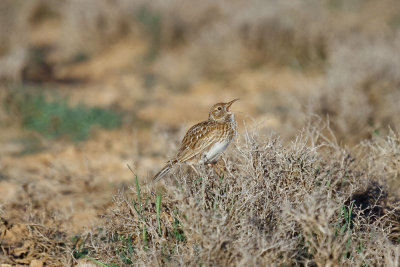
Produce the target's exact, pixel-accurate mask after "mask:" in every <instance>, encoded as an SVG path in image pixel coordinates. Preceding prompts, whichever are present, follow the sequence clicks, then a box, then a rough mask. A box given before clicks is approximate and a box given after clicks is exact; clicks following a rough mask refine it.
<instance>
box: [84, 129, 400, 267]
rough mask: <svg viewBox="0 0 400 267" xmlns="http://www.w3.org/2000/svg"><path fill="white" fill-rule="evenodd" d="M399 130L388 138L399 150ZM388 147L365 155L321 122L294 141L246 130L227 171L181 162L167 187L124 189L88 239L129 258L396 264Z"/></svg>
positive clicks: (97, 251) (98, 250)
mask: <svg viewBox="0 0 400 267" xmlns="http://www.w3.org/2000/svg"><path fill="white" fill-rule="evenodd" d="M393 135H394V136H396V138H398V137H397V135H395V134H393ZM394 136H392V137H391V138H389V139H388V140H386V141H385V140H380V141H379V142H383V143H384V144H385V145H386V146H395V147H397V149H398V148H399V147H398V144H394V143H393V142H392V141H391V140H392V139H393V138H394ZM380 144H381V145H379V146H382V143H380ZM379 146H378V143H370V144H369V145H368V147H369V148H370V152H371V153H369V154H363V155H362V154H357V153H356V152H354V151H353V152H351V151H348V150H347V149H344V148H341V147H340V146H338V145H337V144H336V143H335V141H334V140H333V139H332V138H327V137H326V136H324V135H322V134H321V131H320V130H317V129H315V128H309V129H307V130H304V131H303V132H302V133H300V134H299V135H298V136H297V138H296V139H295V140H294V141H293V142H292V143H290V144H286V145H285V144H283V143H282V142H281V141H280V140H279V138H278V137H276V136H262V137H261V136H257V134H256V132H246V134H245V135H244V136H243V137H242V139H241V140H240V141H239V142H237V143H236V145H235V148H234V149H232V150H231V153H229V154H228V155H227V156H226V157H224V158H223V161H224V162H225V164H224V165H225V168H226V169H225V172H224V175H223V176H221V177H218V176H216V174H215V173H213V172H212V171H211V170H208V169H202V170H201V177H196V176H195V175H193V173H192V172H190V170H188V169H187V168H186V167H183V166H182V167H181V168H179V169H177V170H176V171H175V172H174V173H173V174H172V175H171V176H170V177H169V178H166V180H165V183H164V184H163V186H161V187H155V186H149V185H139V183H138V182H137V184H136V186H133V187H131V188H130V189H129V190H128V191H121V192H119V194H118V195H117V196H116V197H115V199H114V202H115V205H114V206H113V207H112V208H111V209H110V210H109V211H108V212H107V214H106V215H105V220H106V223H105V225H102V226H99V229H97V230H94V231H92V232H90V233H88V234H87V236H86V237H85V240H86V243H85V244H84V247H85V248H87V249H88V251H89V256H90V257H91V258H92V259H96V260H97V261H100V262H103V263H107V264H117V265H120V266H128V265H130V264H138V265H143V264H144V265H168V266H176V265H180V266H187V265H207V266H211V265H212V266H216V265H217V266H226V265H237V266H243V265H266V264H271V263H272V264H274V265H297V264H300V265H302V264H311V265H316V266H339V265H340V266H342V265H347V266H354V265H366V264H367V265H371V266H377V265H381V264H382V263H383V262H385V263H387V264H393V263H395V262H396V261H397V260H398V253H399V251H398V242H399V240H398V236H399V234H398V233H399V232H398V230H399V229H400V228H399V227H400V224H399V219H400V213H399V208H400V205H399V202H398V201H397V200H396V199H395V198H394V197H393V194H392V193H391V192H390V190H388V189H387V188H386V187H385V186H383V185H384V184H385V179H386V178H388V177H391V176H392V170H390V169H388V168H383V165H384V164H379V163H377V162H376V158H375V157H377V156H378V157H379V153H375V154H374V152H373V151H379V148H378V147H379ZM366 155H368V156H366ZM136 179H137V178H136ZM136 181H137V180H136ZM157 199H158V201H157ZM160 199H161V202H160ZM160 204H161V205H160ZM109 266H112V265H109Z"/></svg>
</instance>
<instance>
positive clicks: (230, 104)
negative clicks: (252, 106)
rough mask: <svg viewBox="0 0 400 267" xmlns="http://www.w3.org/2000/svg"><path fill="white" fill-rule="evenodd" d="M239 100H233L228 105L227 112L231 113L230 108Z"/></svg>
mask: <svg viewBox="0 0 400 267" xmlns="http://www.w3.org/2000/svg"><path fill="white" fill-rule="evenodd" d="M238 100H239V98H236V99H233V100H232V101H231V102H228V103H226V111H228V112H229V111H230V110H229V109H230V107H231V106H232V104H233V103H235V102H236V101H238Z"/></svg>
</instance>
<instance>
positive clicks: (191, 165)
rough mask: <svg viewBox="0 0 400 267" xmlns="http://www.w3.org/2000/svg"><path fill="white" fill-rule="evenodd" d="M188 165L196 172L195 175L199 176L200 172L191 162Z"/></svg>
mask: <svg viewBox="0 0 400 267" xmlns="http://www.w3.org/2000/svg"><path fill="white" fill-rule="evenodd" d="M189 166H190V167H191V168H192V169H193V170H194V172H195V173H196V174H197V176H200V173H199V172H198V171H197V170H196V168H195V167H194V166H193V164H189Z"/></svg>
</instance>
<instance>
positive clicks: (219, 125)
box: [153, 99, 238, 181]
mask: <svg viewBox="0 0 400 267" xmlns="http://www.w3.org/2000/svg"><path fill="white" fill-rule="evenodd" d="M237 100H238V99H234V100H232V101H230V102H228V103H217V104H215V105H214V106H212V108H211V110H210V113H209V116H208V120H207V121H203V122H200V123H198V124H196V125H194V126H193V127H191V128H190V129H189V130H188V131H187V133H186V135H185V137H184V138H183V140H182V144H181V147H180V148H179V150H178V154H177V155H176V157H174V158H173V159H172V160H170V161H169V162H168V163H167V164H166V165H165V166H164V168H162V169H161V171H159V172H158V173H157V174H156V175H155V176H154V178H153V180H154V181H157V180H158V179H160V178H162V177H163V176H164V175H165V174H166V173H168V172H169V171H170V170H171V168H172V167H173V166H174V165H176V164H178V163H186V164H189V166H190V167H192V169H193V170H194V171H195V172H196V173H197V174H198V172H197V170H196V168H195V167H194V166H193V164H197V163H204V164H207V165H213V164H215V163H216V162H217V161H218V159H219V157H220V155H221V153H222V152H223V151H224V150H225V149H226V148H227V147H228V145H229V144H230V142H231V141H232V140H233V139H234V137H235V136H236V134H237V128H236V121H235V116H234V114H233V113H232V112H231V111H230V107H231V105H232V104H233V103H234V102H235V101H237Z"/></svg>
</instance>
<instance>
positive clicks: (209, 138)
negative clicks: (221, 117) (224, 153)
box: [176, 121, 223, 162]
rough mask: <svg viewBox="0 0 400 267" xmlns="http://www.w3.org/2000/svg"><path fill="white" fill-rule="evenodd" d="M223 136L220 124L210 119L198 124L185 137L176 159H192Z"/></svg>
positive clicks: (181, 160)
mask: <svg viewBox="0 0 400 267" xmlns="http://www.w3.org/2000/svg"><path fill="white" fill-rule="evenodd" d="M222 137H223V130H222V129H221V126H220V125H219V124H217V123H212V122H209V121H204V122H201V123H199V124H196V125H194V126H193V127H192V128H190V129H189V131H188V132H187V133H186V135H185V137H184V138H183V140H182V145H181V148H180V149H179V152H178V155H177V158H176V159H177V160H178V161H179V162H185V161H187V160H190V159H192V158H193V157H195V156H197V155H199V154H200V153H202V152H203V151H205V150H206V149H208V147H210V146H211V145H213V144H215V143H216V142H218V141H220V140H221V139H222Z"/></svg>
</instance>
